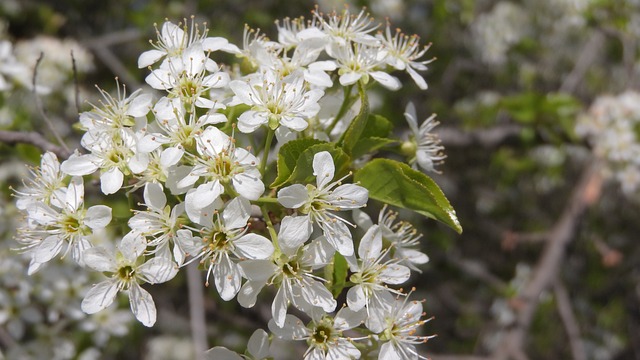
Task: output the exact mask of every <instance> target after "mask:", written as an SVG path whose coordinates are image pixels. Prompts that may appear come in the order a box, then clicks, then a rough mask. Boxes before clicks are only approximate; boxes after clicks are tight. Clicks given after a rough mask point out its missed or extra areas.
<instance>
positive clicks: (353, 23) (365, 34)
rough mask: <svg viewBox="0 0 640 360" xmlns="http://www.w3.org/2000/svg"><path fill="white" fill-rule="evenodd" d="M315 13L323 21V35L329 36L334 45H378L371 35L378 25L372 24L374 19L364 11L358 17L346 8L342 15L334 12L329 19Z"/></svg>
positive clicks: (319, 13) (317, 12)
mask: <svg viewBox="0 0 640 360" xmlns="http://www.w3.org/2000/svg"><path fill="white" fill-rule="evenodd" d="M313 13H314V15H315V16H316V18H317V19H318V20H320V21H321V23H322V31H323V33H324V34H326V35H327V36H329V38H330V39H331V42H332V43H333V44H337V45H339V46H350V44H351V42H355V43H358V44H367V45H376V44H377V43H378V40H377V39H376V38H375V37H374V36H372V35H371V32H373V31H374V30H375V29H376V28H377V27H378V25H374V24H372V23H373V19H372V18H371V17H370V16H369V14H368V13H365V11H364V9H363V10H361V11H360V13H358V15H353V14H350V13H349V9H348V8H345V9H344V10H343V11H342V13H341V14H338V13H337V12H335V11H334V12H332V13H331V14H329V15H328V16H327V19H325V18H324V16H323V14H322V13H321V12H319V11H317V10H316V11H314V12H313ZM307 32H309V31H307Z"/></svg>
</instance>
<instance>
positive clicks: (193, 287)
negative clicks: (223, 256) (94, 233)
mask: <svg viewBox="0 0 640 360" xmlns="http://www.w3.org/2000/svg"><path fill="white" fill-rule="evenodd" d="M187 286H188V288H189V316H190V317H191V336H192V338H193V346H194V348H195V351H196V354H197V358H198V359H202V358H203V357H204V352H205V351H206V350H207V349H208V348H209V347H208V345H207V323H206V312H205V309H204V291H203V290H202V276H201V274H200V271H199V270H198V262H196V261H194V262H192V263H191V264H189V265H187Z"/></svg>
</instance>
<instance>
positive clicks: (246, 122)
mask: <svg viewBox="0 0 640 360" xmlns="http://www.w3.org/2000/svg"><path fill="white" fill-rule="evenodd" d="M268 122H269V119H268V118H267V114H266V113H264V112H258V111H253V110H249V111H246V112H244V113H242V115H240V117H238V130H240V131H241V132H243V133H245V134H247V133H252V132H254V131H255V130H256V129H257V128H259V127H260V126H261V125H263V124H266V123H268Z"/></svg>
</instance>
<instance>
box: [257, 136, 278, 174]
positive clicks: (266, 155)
mask: <svg viewBox="0 0 640 360" xmlns="http://www.w3.org/2000/svg"><path fill="white" fill-rule="evenodd" d="M275 132H276V131H275V130H271V129H269V130H268V132H267V138H266V139H265V141H264V149H263V151H264V153H263V154H262V161H261V162H260V173H261V174H262V178H264V177H265V170H266V169H267V159H268V158H269V150H270V149H271V142H272V141H273V135H274V134H275Z"/></svg>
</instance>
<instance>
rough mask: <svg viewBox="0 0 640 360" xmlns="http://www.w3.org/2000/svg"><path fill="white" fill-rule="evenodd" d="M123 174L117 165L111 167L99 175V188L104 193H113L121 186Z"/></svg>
mask: <svg viewBox="0 0 640 360" xmlns="http://www.w3.org/2000/svg"><path fill="white" fill-rule="evenodd" d="M123 181H124V174H123V173H122V171H120V169H118V168H117V167H112V168H111V169H109V170H107V171H106V172H104V173H102V175H100V189H101V190H102V193H103V194H105V195H110V194H115V193H116V192H117V191H118V190H120V188H121V187H122V182H123Z"/></svg>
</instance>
